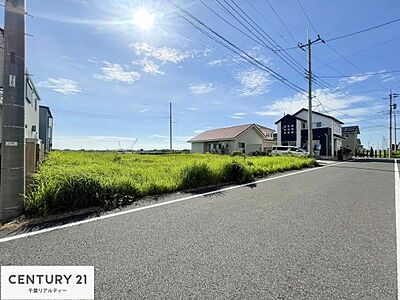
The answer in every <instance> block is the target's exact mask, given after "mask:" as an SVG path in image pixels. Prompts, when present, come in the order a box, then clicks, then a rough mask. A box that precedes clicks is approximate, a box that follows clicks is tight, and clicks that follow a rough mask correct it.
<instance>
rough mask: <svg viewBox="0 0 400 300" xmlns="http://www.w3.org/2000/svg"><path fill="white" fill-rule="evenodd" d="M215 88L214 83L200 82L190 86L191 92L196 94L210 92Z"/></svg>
mask: <svg viewBox="0 0 400 300" xmlns="http://www.w3.org/2000/svg"><path fill="white" fill-rule="evenodd" d="M215 89H216V87H215V86H214V85H213V84H212V83H200V84H198V85H192V86H190V87H189V90H190V92H191V93H192V94H196V95H202V94H208V93H211V92H212V91H214V90H215Z"/></svg>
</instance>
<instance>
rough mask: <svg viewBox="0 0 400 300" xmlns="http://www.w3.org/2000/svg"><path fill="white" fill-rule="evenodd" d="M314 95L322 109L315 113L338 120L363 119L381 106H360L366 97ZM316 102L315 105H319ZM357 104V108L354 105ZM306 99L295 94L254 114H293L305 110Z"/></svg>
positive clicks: (321, 93) (326, 92) (325, 93)
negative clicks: (325, 114) (341, 118)
mask: <svg viewBox="0 0 400 300" xmlns="http://www.w3.org/2000/svg"><path fill="white" fill-rule="evenodd" d="M314 95H315V96H316V98H317V99H318V101H319V102H321V103H322V107H321V106H318V107H316V108H315V110H316V111H319V112H322V113H328V114H329V115H331V116H333V117H336V118H340V117H343V118H345V119H347V120H348V121H349V120H350V119H349V117H351V119H352V121H353V122H354V120H355V119H356V117H358V116H360V117H361V118H362V119H365V116H368V115H371V114H375V113H376V112H377V111H379V110H380V109H382V106H379V105H378V106H374V107H371V106H368V105H366V106H362V103H365V102H366V101H368V100H370V98H369V97H366V96H351V95H348V94H346V95H344V94H337V93H336V94H332V93H330V92H329V90H322V89H318V90H316V91H315V93H314ZM319 102H317V103H319ZM356 103H357V104H358V105H357V107H355V106H354V104H356ZM307 104H308V98H307V95H304V94H300V93H298V94H295V95H293V96H291V97H286V98H283V99H281V100H277V101H275V102H274V103H272V104H271V105H268V106H265V107H263V109H262V110H260V111H257V112H255V114H257V115H260V116H276V117H280V116H283V115H284V114H293V113H295V112H297V111H298V110H300V109H301V108H307Z"/></svg>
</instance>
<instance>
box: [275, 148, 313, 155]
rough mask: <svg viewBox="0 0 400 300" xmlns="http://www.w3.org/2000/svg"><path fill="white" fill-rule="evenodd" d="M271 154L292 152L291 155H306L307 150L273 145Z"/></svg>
mask: <svg viewBox="0 0 400 300" xmlns="http://www.w3.org/2000/svg"><path fill="white" fill-rule="evenodd" d="M271 154H272V155H287V154H292V155H297V156H306V155H308V152H307V151H305V150H303V149H301V148H298V147H293V146H274V147H272V151H271Z"/></svg>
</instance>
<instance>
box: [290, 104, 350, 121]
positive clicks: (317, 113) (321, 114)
mask: <svg viewBox="0 0 400 300" xmlns="http://www.w3.org/2000/svg"><path fill="white" fill-rule="evenodd" d="M302 111H306V112H308V109H306V108H302V109H300V110H299V111H298V112H297V113H295V114H294V116H296V115H297V114H299V113H301V112H302ZM312 113H313V114H316V115H320V116H324V117H326V118H329V119H332V120H334V121H336V122H338V123H340V124H344V123H343V122H342V121H339V120H338V119H336V118H335V117H332V116H330V115H326V114H323V113H320V112H317V111H314V110H313V111H312Z"/></svg>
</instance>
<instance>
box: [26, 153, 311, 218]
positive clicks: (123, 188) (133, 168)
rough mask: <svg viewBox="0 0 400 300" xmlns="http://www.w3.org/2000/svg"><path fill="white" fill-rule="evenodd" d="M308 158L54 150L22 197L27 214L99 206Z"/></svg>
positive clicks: (236, 178) (240, 178)
mask: <svg viewBox="0 0 400 300" xmlns="http://www.w3.org/2000/svg"><path fill="white" fill-rule="evenodd" d="M314 164H315V161H314V160H313V159H310V158H297V157H265V156H264V157H249V158H243V157H231V156H220V155H212V154H211V155H196V154H176V155H172V154H171V155H140V154H117V153H102V152H84V151H81V152H77V151H54V152H52V153H51V154H50V156H49V157H48V159H47V160H46V161H45V163H44V164H43V165H42V166H41V168H40V170H39V172H38V173H37V174H36V175H35V178H34V185H33V186H32V188H31V189H30V191H29V192H28V194H27V197H26V200H25V201H26V204H25V206H26V209H27V212H28V213H30V214H31V215H47V214H51V213H57V212H64V211H68V210H73V209H78V208H86V207H92V206H101V207H103V208H106V209H109V208H114V207H118V206H121V205H125V204H129V203H132V202H133V201H135V200H137V199H138V198H140V197H144V196H148V195H155V194H160V193H166V192H173V191H177V190H182V189H188V188H194V187H199V186H205V185H209V184H215V183H223V182H245V181H250V180H251V179H252V178H254V177H258V176H263V175H267V174H271V173H275V172H280V171H285V170H291V169H299V168H303V167H308V166H313V165H314Z"/></svg>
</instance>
